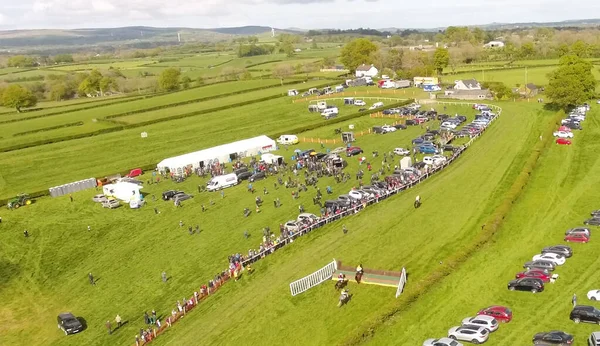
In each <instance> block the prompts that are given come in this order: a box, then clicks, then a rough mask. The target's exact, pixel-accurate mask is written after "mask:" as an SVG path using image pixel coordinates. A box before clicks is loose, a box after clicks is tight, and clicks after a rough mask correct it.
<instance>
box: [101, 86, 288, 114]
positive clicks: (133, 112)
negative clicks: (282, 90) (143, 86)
mask: <svg viewBox="0 0 600 346" xmlns="http://www.w3.org/2000/svg"><path fill="white" fill-rule="evenodd" d="M295 83H297V82H296V81H290V82H285V83H283V85H287V84H295ZM280 86H281V85H280V84H273V85H268V86H262V87H256V88H252V89H246V90H238V91H233V92H230V93H226V94H219V95H214V96H205V97H199V98H195V99H190V100H186V101H180V102H174V103H169V104H167V105H162V106H155V107H150V108H144V109H138V110H135V111H131V112H123V113H119V114H112V115H108V116H106V117H105V119H113V118H121V117H125V116H128V115H133V114H139V113H145V112H152V111H157V110H161V109H166V108H171V107H177V106H183V105H188V104H191V103H197V102H204V101H209V100H216V99H219V98H223V97H228V96H234V95H240V94H245V93H248V92H253V91H258V90H265V89H271V88H276V87H280Z"/></svg>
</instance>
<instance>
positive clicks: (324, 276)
mask: <svg viewBox="0 0 600 346" xmlns="http://www.w3.org/2000/svg"><path fill="white" fill-rule="evenodd" d="M336 270H337V262H336V261H335V259H334V260H333V262H331V263H329V264H327V265H326V266H324V267H323V268H321V269H319V270H317V271H316V272H314V273H312V274H310V275H308V276H305V277H303V278H302V279H300V280H296V281H294V282H292V283H291V284H290V291H291V293H292V296H296V295H298V294H300V293H302V292H306V291H308V290H309V289H311V288H313V287H315V286H317V285H318V284H320V283H322V282H324V281H327V280H329V279H331V277H332V276H333V274H334V273H335V271H336Z"/></svg>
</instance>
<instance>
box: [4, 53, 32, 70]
mask: <svg viewBox="0 0 600 346" xmlns="http://www.w3.org/2000/svg"><path fill="white" fill-rule="evenodd" d="M7 65H8V67H33V66H35V65H36V61H35V59H34V58H32V57H29V56H25V55H15V56H13V57H10V58H9V59H8V63H7Z"/></svg>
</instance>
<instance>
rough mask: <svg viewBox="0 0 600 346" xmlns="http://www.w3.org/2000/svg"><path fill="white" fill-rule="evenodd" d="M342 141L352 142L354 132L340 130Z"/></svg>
mask: <svg viewBox="0 0 600 346" xmlns="http://www.w3.org/2000/svg"><path fill="white" fill-rule="evenodd" d="M342 142H344V143H351V142H354V132H342Z"/></svg>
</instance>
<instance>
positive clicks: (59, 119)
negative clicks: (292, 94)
mask: <svg viewBox="0 0 600 346" xmlns="http://www.w3.org/2000/svg"><path fill="white" fill-rule="evenodd" d="M278 83H279V81H278V80H250V81H243V82H237V83H236V82H232V83H223V84H217V85H208V86H205V87H201V88H194V89H189V90H182V91H179V92H176V93H170V94H165V95H161V96H156V97H151V98H147V99H145V98H144V99H133V100H132V101H129V102H124V103H117V104H112V105H107V106H104V107H98V108H93V109H84V110H81V111H76V112H69V113H64V114H56V115H52V116H47V117H42V118H36V119H30V120H23V121H19V122H11V123H5V124H0V131H1V132H2V133H3V137H4V138H2V139H1V140H0V146H2V147H9V146H13V145H18V144H23V143H30V142H34V141H38V140H43V139H48V138H56V137H62V136H66V135H73V134H79V133H84V132H92V131H95V130H98V129H101V128H104V127H107V126H113V125H111V124H107V123H104V122H98V121H96V122H95V121H94V119H102V118H105V117H107V116H113V115H118V114H123V113H125V112H135V111H142V110H144V109H150V108H152V107H158V106H169V105H170V104H173V103H177V102H184V101H187V100H193V99H198V98H204V97H212V96H218V95H221V94H227V93H233V92H239V91H244V90H248V89H254V88H259V87H268V86H273V85H277V84H278ZM281 89H282V87H279V88H271V89H265V90H262V91H259V92H258V93H260V92H262V94H260V95H274V94H278V93H281V92H282V91H281ZM286 90H287V89H286ZM243 95H244V94H242V95H235V96H229V97H226V98H224V99H215V100H214V101H206V102H207V103H211V102H212V103H214V104H220V105H227V104H228V102H229V103H236V102H241V101H240V100H243ZM201 104H204V102H202V103H193V104H190V105H187V106H185V107H186V108H185V109H187V110H190V109H198V108H199V106H200V105H201ZM77 107H79V106H78V105H77V106H73V107H72V108H70V109H77ZM182 107H184V106H180V107H167V108H165V109H163V110H161V111H159V113H160V114H169V115H173V114H174V113H170V112H171V111H173V112H176V109H180V108H182ZM65 109H67V108H61V110H65ZM55 112H56V110H53V109H47V110H40V111H35V112H30V113H25V114H24V115H22V114H13V115H7V116H4V117H2V118H1V119H6V120H9V119H16V118H19V117H37V116H39V115H43V114H45V113H46V114H49V113H55ZM142 114H146V113H141V114H140V115H142ZM19 119H20V118H19ZM78 121H82V122H84V125H85V126H83V127H69V128H61V129H55V130H49V131H43V132H36V133H32V134H28V135H23V136H18V137H14V135H15V134H18V133H20V132H22V131H35V130H43V129H46V128H52V127H53V126H57V125H62V124H70V123H74V122H78ZM11 136H12V137H11Z"/></svg>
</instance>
